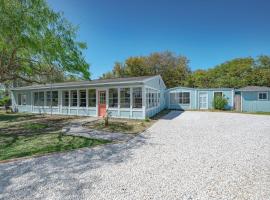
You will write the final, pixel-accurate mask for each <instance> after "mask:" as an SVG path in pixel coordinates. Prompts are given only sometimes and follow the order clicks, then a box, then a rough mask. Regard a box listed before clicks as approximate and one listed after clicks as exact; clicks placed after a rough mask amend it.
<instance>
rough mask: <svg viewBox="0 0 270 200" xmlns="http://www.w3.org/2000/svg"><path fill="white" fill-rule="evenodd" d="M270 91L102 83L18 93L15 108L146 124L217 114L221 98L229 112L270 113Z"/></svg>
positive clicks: (155, 81) (143, 80)
mask: <svg viewBox="0 0 270 200" xmlns="http://www.w3.org/2000/svg"><path fill="white" fill-rule="evenodd" d="M269 95H270V88H268V87H254V86H253V87H252V86H249V87H245V88H241V89H238V90H235V89H233V88H204V89H203V88H187V87H175V88H170V89H166V86H165V84H164V82H163V80H162V78H161V76H159V75H158V76H142V77H130V78H115V79H107V80H104V79H100V80H93V81H79V82H78V81H77V82H67V83H55V84H45V85H33V86H27V87H20V88H13V89H12V92H11V98H12V108H13V110H14V111H18V112H30V113H48V114H62V115H81V116H96V117H98V116H104V115H105V114H106V111H109V112H110V113H111V116H112V117H116V118H130V119H145V118H146V117H151V116H153V115H155V114H156V113H158V112H160V111H161V110H163V109H164V108H168V109H179V110H207V109H213V100H214V98H215V96H223V97H225V98H226V99H227V100H228V104H227V106H226V109H228V110H236V111H242V112H260V111H261V112H270V99H269Z"/></svg>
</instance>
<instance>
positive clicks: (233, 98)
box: [232, 90, 235, 110]
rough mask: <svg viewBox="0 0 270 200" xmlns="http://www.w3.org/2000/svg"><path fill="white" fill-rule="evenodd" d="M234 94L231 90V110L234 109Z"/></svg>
mask: <svg viewBox="0 0 270 200" xmlns="http://www.w3.org/2000/svg"><path fill="white" fill-rule="evenodd" d="M234 96H235V91H234V90H232V110H234Z"/></svg>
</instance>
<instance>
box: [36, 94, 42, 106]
mask: <svg viewBox="0 0 270 200" xmlns="http://www.w3.org/2000/svg"><path fill="white" fill-rule="evenodd" d="M34 106H44V92H34Z"/></svg>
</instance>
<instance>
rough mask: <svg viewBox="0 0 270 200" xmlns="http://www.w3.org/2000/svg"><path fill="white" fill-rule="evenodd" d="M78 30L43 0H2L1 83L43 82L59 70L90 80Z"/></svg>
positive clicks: (0, 24) (84, 45)
mask: <svg viewBox="0 0 270 200" xmlns="http://www.w3.org/2000/svg"><path fill="white" fill-rule="evenodd" d="M76 31H77V30H76V27H74V26H73V25H72V24H71V23H69V22H68V21H67V20H66V19H65V18H64V17H63V15H62V14H61V13H57V12H54V11H53V10H52V9H51V8H50V7H49V6H48V5H47V3H46V2H45V1H44V0H12V1H10V0H0V69H1V70H0V82H2V83H5V82H7V81H14V80H22V81H25V82H42V81H43V80H44V77H45V78H47V77H49V76H53V75H55V73H56V72H59V73H61V74H62V75H66V74H68V75H76V76H79V77H82V78H84V79H89V78H90V72H89V65H88V64H87V63H86V61H85V59H84V57H83V54H82V50H83V49H85V48H86V44H85V43H82V42H78V41H76Z"/></svg>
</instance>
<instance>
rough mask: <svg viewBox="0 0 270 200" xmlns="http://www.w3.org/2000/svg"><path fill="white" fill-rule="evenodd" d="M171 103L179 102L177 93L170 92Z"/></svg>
mask: <svg viewBox="0 0 270 200" xmlns="http://www.w3.org/2000/svg"><path fill="white" fill-rule="evenodd" d="M170 104H178V101H177V100H176V93H170Z"/></svg>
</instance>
